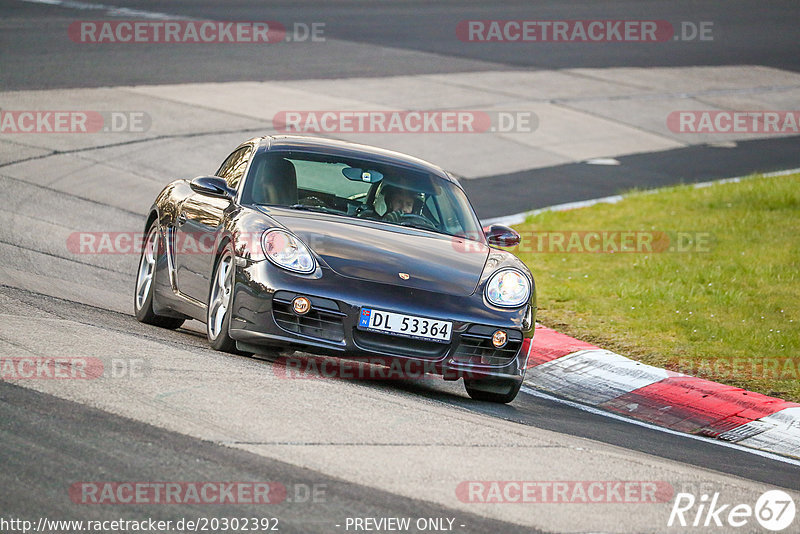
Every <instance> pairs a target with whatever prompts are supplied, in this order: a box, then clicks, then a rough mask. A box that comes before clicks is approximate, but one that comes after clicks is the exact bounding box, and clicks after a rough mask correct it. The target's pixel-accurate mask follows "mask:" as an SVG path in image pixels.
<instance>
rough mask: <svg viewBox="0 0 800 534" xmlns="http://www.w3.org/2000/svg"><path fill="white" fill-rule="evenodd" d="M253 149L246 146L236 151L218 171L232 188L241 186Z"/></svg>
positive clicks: (218, 174)
mask: <svg viewBox="0 0 800 534" xmlns="http://www.w3.org/2000/svg"><path fill="white" fill-rule="evenodd" d="M251 150H252V147H250V146H244V147H242V148H240V149H238V150H236V151H234V152H233V153H232V154H231V155H230V156H228V159H226V160H225V162H224V163H223V164H222V165H221V166H220V168H219V170H218V171H217V176H219V177H220V178H224V179H225V182H227V184H228V187H230V188H231V189H236V188H237V187H238V186H239V182H240V181H241V180H242V176H244V171H245V170H246V169H247V163H248V162H249V161H250V151H251Z"/></svg>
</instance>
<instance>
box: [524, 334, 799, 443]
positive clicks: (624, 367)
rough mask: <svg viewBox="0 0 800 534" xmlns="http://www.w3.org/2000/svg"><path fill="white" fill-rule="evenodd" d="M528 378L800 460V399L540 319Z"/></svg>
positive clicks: (555, 391) (624, 411)
mask: <svg viewBox="0 0 800 534" xmlns="http://www.w3.org/2000/svg"><path fill="white" fill-rule="evenodd" d="M525 383H526V384H527V385H528V386H530V387H532V388H534V389H536V390H539V391H545V392H547V393H550V394H552V395H555V396H557V397H560V398H566V399H569V400H572V401H577V402H578V403H581V404H584V405H589V406H594V407H596V408H599V409H600V410H603V411H606V412H612V413H615V414H619V415H623V416H625V417H627V418H630V419H636V420H639V421H644V422H646V423H650V424H653V425H655V426H658V427H663V428H667V429H670V430H673V431H677V432H683V433H688V434H693V435H698V436H706V437H711V438H717V439H720V440H725V441H727V442H732V443H736V444H738V445H743V446H746V447H751V448H754V449H759V450H763V451H768V452H772V453H776V454H780V455H784V456H790V457H794V458H800V404H797V403H793V402H787V401H784V400H782V399H777V398H775V397H768V396H766V395H762V394H760V393H754V392H752V391H747V390H744V389H741V388H737V387H733V386H727V385H724V384H719V383H717V382H712V381H710V380H704V379H702V378H697V377H693V376H688V375H684V374H681V373H676V372H672V371H668V370H666V369H659V368H658V367H653V366H651V365H646V364H643V363H640V362H637V361H634V360H631V359H630V358H626V357H624V356H620V355H619V354H615V353H613V352H611V351H608V350H604V349H601V348H599V347H596V346H594V345H592V344H590V343H586V342H583V341H579V340H577V339H574V338H571V337H569V336H567V335H564V334H560V333H558V332H556V331H555V330H552V329H550V328H547V327H544V326H541V325H538V324H537V325H536V332H535V335H534V338H533V344H532V347H531V350H530V356H529V358H528V371H527V374H526V377H525Z"/></svg>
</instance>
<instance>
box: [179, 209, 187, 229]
mask: <svg viewBox="0 0 800 534" xmlns="http://www.w3.org/2000/svg"><path fill="white" fill-rule="evenodd" d="M185 223H186V214H185V213H183V212H181V213H179V214H178V226H183V225H184V224H185Z"/></svg>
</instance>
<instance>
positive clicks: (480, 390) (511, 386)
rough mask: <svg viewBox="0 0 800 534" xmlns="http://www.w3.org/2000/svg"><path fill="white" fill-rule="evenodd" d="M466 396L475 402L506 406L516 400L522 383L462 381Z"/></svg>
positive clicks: (515, 381) (485, 380)
mask: <svg viewBox="0 0 800 534" xmlns="http://www.w3.org/2000/svg"><path fill="white" fill-rule="evenodd" d="M464 387H465V388H466V390H467V394H469V396H470V397H471V398H473V399H475V400H479V401H486V402H497V403H500V404H508V403H509V402H511V401H513V400H514V399H515V398H517V393H519V389H520V388H521V387H522V381H521V380H519V381H517V380H502V379H483V380H477V379H474V380H473V379H466V378H465V379H464Z"/></svg>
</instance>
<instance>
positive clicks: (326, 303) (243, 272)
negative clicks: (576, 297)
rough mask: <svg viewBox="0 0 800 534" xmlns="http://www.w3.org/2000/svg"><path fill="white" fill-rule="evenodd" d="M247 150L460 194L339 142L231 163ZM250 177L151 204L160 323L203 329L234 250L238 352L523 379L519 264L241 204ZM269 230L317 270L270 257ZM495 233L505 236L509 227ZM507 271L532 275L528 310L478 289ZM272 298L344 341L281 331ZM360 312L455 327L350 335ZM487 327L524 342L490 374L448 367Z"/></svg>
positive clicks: (426, 237) (452, 240)
mask: <svg viewBox="0 0 800 534" xmlns="http://www.w3.org/2000/svg"><path fill="white" fill-rule="evenodd" d="M243 147H244V148H246V149H247V150H249V158H250V160H249V161H250V162H252V161H253V158H255V157H256V156H257V155H259V154H262V153H264V152H266V151H273V150H277V151H286V150H292V151H302V152H313V153H316V154H323V155H336V156H338V157H350V158H353V159H358V160H370V161H374V162H378V163H383V164H387V165H393V166H401V167H406V168H408V169H409V170H416V171H422V172H425V173H427V174H429V175H433V176H438V177H439V178H441V179H442V180H448V181H450V182H452V183H454V184H456V185H458V182H457V180H455V178H453V177H452V176H450V175H449V174H448V173H446V172H445V171H443V170H442V169H440V168H438V167H436V166H433V165H431V164H429V163H426V162H424V161H422V160H419V159H416V158H413V157H410V156H405V155H402V154H399V153H395V152H390V151H387V150H382V149H377V148H372V147H366V146H363V145H356V144H352V143H346V142H341V141H331V140H325V139H319V138H308V137H299V136H280V137H263V138H257V139H252V140H249V141H247V142H246V143H243V144H242V145H240V146H239V147H237V149H236V150H235V151H234V153H232V156H231V157H233V156H234V154H235V153H236V152H237V151H239V150H241V149H242V148H243ZM226 161H227V160H226ZM224 166H225V165H224V164H223V166H222V167H221V168H220V170H218V171H217V172H218V173H220V172H221V171H222V170H223V168H224ZM249 172H250V168H249V163H248V169H247V171H245V174H244V178H243V179H241V180H240V181H239V182H238V184H236V185H237V187H236V189H235V190H234V188H233V187H232V186H231V184H228V185H227V186H226V184H225V183H224V181H223V180H222V179H219V178H218V179H215V178H213V177H201V178H196V179H195V180H193V181H187V180H176V181H174V182H172V183H170V184H169V185H168V186H167V187H165V188H164V190H163V191H162V192H161V193H160V194H159V195H158V197H157V199H156V201H155V203H154V204H153V206H152V209H151V212H150V215H149V217H148V227H149V225H150V224H151V223H152V222H153V221H157V224H158V227H159V231H160V235H161V237H162V238H163V240H162V243H166V246H165V247H162V249H161V250H160V253H159V257H158V262H157V267H156V272H155V280H154V282H153V285H154V288H155V289H154V296H153V311H154V312H155V313H156V314H158V315H163V316H172V317H185V318H193V319H197V320H200V321H203V322H205V321H206V313H207V302H208V298H209V292H210V283H211V277H212V273H213V269H214V265H215V260H216V259H217V258H218V255H219V253H220V251H222V250H223V248H224V247H225V246H226V245H227V244H228V243H230V244H232V245H233V249H234V252H235V256H236V260H235V272H234V284H233V292H232V302H231V305H230V308H229V310H230V311H229V313H230V314H231V315H230V328H229V335H230V337H231V338H233V339H234V340H236V342H237V346H238V347H239V348H241V349H243V350H248V351H252V352H259V351H267V350H269V348H270V347H275V346H280V347H284V348H306V349H311V350H313V351H314V352H320V353H329V354H336V355H340V356H346V357H374V356H383V357H388V358H390V359H392V358H399V359H404V360H407V359H410V360H421V361H425V362H426V363H427V364H430V365H433V366H434V367H435V368H436V369H437V371H439V372H441V373H442V374H444V376H445V377H447V378H458V377H459V376H464V375H465V374H466V373H470V374H469V376H470V377H471V378H475V377H482V378H486V377H494V378H502V379H504V380H505V381H506V382H508V381H509V380H510V381H513V383H519V382H521V381H522V378H523V376H524V372H525V366H526V363H527V356H528V351H529V346H530V337H531V336H532V335H533V322H534V320H535V313H536V298H535V286H534V284H533V278H532V276H531V274H530V272H529V270H528V269H527V267H526V266H525V265H524V264H523V263H522V262H521V261H520V260H518V259H517V258H516V257H515V256H513V255H512V254H510V253H508V252H505V251H503V250H499V249H496V248H492V247H491V246H489V245H488V243H487V240H486V237H485V236H483V235H481V236H475V239H474V240H466V239H463V238H458V237H452V236H447V235H443V234H438V233H435V232H431V231H426V230H420V229H416V228H408V227H401V226H395V225H388V224H385V223H383V222H379V221H373V220H369V219H358V218H353V217H344V216H337V215H331V214H324V213H316V212H311V211H298V210H293V209H290V208H283V207H275V206H254V205H246V204H241V203H240V200H241V196H242V189H243V188H244V184H245V183H246V180H247V179H249V175H248V173H249ZM222 174H224V172H223V173H222ZM458 187H460V185H458ZM270 228H283V229H286V230H288V231H290V232H291V233H292V234H293V235H295V236H297V237H298V238H299V239H300V240H301V241H303V242H304V243H305V244H306V245H307V246H308V247H309V249H310V250H311V252H312V254H313V255H314V258H315V260H316V262H317V267H316V270H315V271H314V272H313V273H310V274H297V273H293V272H289V271H287V270H284V269H282V268H279V267H277V266H276V265H274V264H272V263H271V262H270V261H268V260H266V259H265V258H264V255H263V251H262V250H261V244H260V237H261V235H262V234H263V233H264V232H265V231H266V230H267V229H270ZM492 230H493V231H494V232H495V233H499V235H502V236H503V237H505V238H506V239H513V235H512V234H511V233H513V231H511V230H510V229H503V228H502V227H500V228H493V229H492ZM506 230H507V231H506ZM195 245H196V247H195ZM506 267H513V268H516V269H518V270H520V271H522V272H523V273H525V274H526V275H527V276H528V277H529V278H530V280H531V287H532V291H531V299H530V302H529V303H528V304H527V305H523V306H521V307H519V308H512V309H509V308H499V307H496V306H493V305H491V304H490V303H488V301H487V300H486V298H485V296H484V287H485V285H486V283H487V281H488V278H489V277H490V276H491V275H492V274H493V273H494V272H495V271H497V270H498V269H501V268H506ZM400 272H403V273H407V274H408V275H409V278H408V280H403V279H401V277H400V276H399V273H400ZM277 292H284V293H282V295H292V296H296V295H304V296H308V297H310V298H311V299H312V304H313V306H312V308H314V309H319V310H321V311H322V312H323V313H328V312H326V311H325V309H324V308H326V307H327V309H328V310H329V312H330V313H332V314H333V315H334V316H336V317H341V319H336V320H341V323H342V333H343V335H342V336H341V339H324V338H321V337H319V336H316V335H314V336H311V335H307V334H303V333H299V332H292V331H289V330H287V329H286V328H285V327H282V326H281V325H279V323H278V322H276V320H275V317H274V315H273V298H274V297H275V294H276V293H277ZM287 292H288V293H287ZM365 306H366V307H373V308H377V309H382V310H387V311H394V312H398V313H404V314H408V315H417V316H422V317H426V318H432V319H440V320H447V321H452V322H453V335H452V339H451V341H450V344H449V345H442V344H439V345H436V344H430V343H428V344H426V343H419V342H414V341H412V340H406V339H398V338H393V337H392V338H390V336H385V335H371V334H365V333H364V332H362V331H359V330H358V329H357V328H356V324H357V322H358V316H359V313H360V310H361V308H362V307H365ZM495 329H505V330H508V331H509V333H510V335H509V339H516V340H517V342H519V340H523V342H522V343H521V344H520V346H519V350H518V351H517V352H516V356H515V357H513V358H512V359H510V361H508V362H507V363H505V364H502V365H493V366H487V365H475V364H474V362H473V363H471V364H468V363H466V362H464V361H461V362H455V361H453V354H454V352H455V351H456V348H457V346H458V344H459V343H460V341H461V339H462V335H463V334H464V333H465V332H467V331H468V330H470V333H473V334H474V333H475V332H483V333H484V335H485V334H486V332H492V331H494V330H495ZM334 337H335V336H334Z"/></svg>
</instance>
